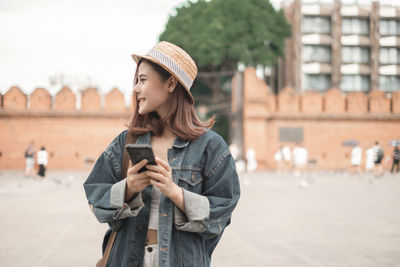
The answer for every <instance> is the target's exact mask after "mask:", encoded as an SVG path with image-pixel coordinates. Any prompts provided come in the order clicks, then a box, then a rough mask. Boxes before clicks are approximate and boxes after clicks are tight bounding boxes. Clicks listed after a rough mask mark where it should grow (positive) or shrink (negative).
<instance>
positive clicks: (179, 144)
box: [136, 132, 190, 148]
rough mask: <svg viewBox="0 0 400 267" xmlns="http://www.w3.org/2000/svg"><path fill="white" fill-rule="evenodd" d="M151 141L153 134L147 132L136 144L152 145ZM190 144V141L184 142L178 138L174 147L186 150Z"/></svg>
mask: <svg viewBox="0 0 400 267" xmlns="http://www.w3.org/2000/svg"><path fill="white" fill-rule="evenodd" d="M150 140H151V132H147V133H144V134H142V135H140V136H139V137H138V139H137V141H136V144H150ZM189 143H190V141H188V140H183V139H182V138H180V137H177V138H175V141H174V143H173V145H172V147H175V148H184V147H186V146H188V144H189Z"/></svg>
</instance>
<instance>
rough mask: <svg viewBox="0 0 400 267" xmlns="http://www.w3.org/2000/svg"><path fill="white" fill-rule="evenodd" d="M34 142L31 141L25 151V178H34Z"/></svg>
mask: <svg viewBox="0 0 400 267" xmlns="http://www.w3.org/2000/svg"><path fill="white" fill-rule="evenodd" d="M33 145H34V142H33V141H30V142H29V145H28V147H27V148H26V150H25V176H26V177H28V176H31V175H32V176H34V174H35V173H34V168H33V167H34V166H35V159H34V156H35V148H34V147H33Z"/></svg>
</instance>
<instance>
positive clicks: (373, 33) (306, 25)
mask: <svg viewBox="0 0 400 267" xmlns="http://www.w3.org/2000/svg"><path fill="white" fill-rule="evenodd" d="M284 10H285V13H286V15H287V18H288V21H289V22H290V24H291V25H292V38H291V39H289V40H288V41H287V43H286V55H285V59H284V60H283V62H282V63H281V64H279V73H280V74H279V82H278V84H279V89H281V88H283V87H284V86H290V87H292V88H293V89H294V90H295V91H297V92H302V91H307V90H314V91H326V90H328V89H329V88H332V87H335V88H339V89H340V90H341V91H343V92H369V91H374V90H382V91H384V92H387V93H390V92H393V91H398V90H400V6H394V5H392V6H388V5H384V4H382V3H380V2H377V1H344V0H342V1H339V0H324V1H312V2H311V1H304V0H303V1H301V0H294V1H290V2H289V1H287V2H285V4H284Z"/></svg>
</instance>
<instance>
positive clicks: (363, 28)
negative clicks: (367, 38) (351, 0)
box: [342, 18, 369, 35]
mask: <svg viewBox="0 0 400 267" xmlns="http://www.w3.org/2000/svg"><path fill="white" fill-rule="evenodd" d="M342 33H343V34H357V35H368V34H369V21H368V19H356V18H344V19H342Z"/></svg>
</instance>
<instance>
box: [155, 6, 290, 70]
mask: <svg viewBox="0 0 400 267" xmlns="http://www.w3.org/2000/svg"><path fill="white" fill-rule="evenodd" d="M290 34H291V30H290V25H289V24H288V22H287V20H286V17H285V15H284V13H283V11H282V10H280V11H276V10H275V9H274V8H273V6H272V5H271V3H270V2H269V1H268V0H212V1H205V0H198V1H196V2H191V1H189V2H186V3H185V4H184V5H183V6H181V7H179V8H177V9H176V14H174V15H172V16H170V17H169V20H168V22H167V24H166V27H165V30H164V32H163V33H162V34H161V35H160V37H159V39H160V41H163V40H166V41H170V42H172V43H175V44H177V45H179V46H181V47H182V48H184V49H185V50H186V51H188V52H189V54H190V55H191V56H192V57H193V58H194V60H195V61H196V63H197V65H198V67H199V70H201V71H234V70H236V69H237V64H238V63H239V62H241V63H244V64H245V65H247V66H249V65H253V66H254V65H263V66H269V65H273V64H275V63H276V61H277V58H278V57H279V56H283V53H284V40H285V38H287V37H289V36H290Z"/></svg>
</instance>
